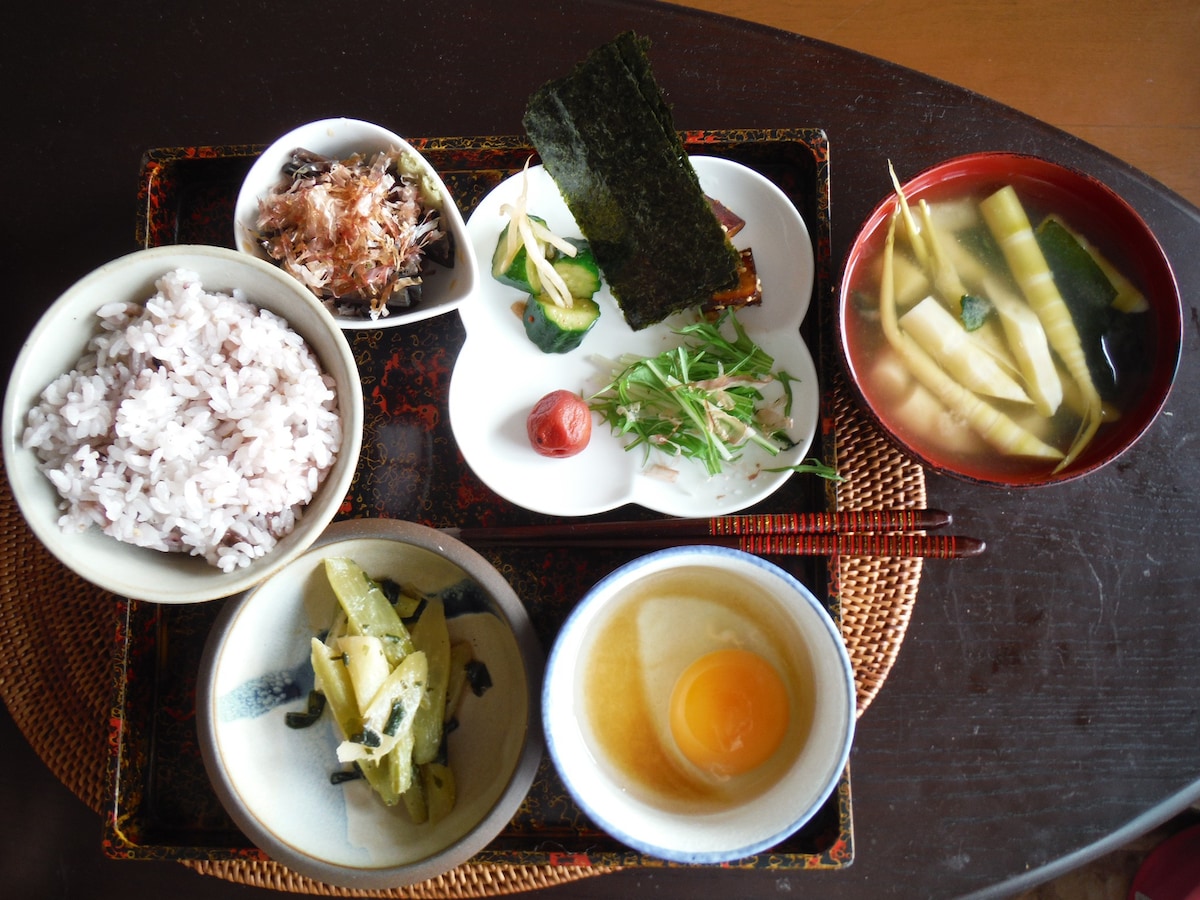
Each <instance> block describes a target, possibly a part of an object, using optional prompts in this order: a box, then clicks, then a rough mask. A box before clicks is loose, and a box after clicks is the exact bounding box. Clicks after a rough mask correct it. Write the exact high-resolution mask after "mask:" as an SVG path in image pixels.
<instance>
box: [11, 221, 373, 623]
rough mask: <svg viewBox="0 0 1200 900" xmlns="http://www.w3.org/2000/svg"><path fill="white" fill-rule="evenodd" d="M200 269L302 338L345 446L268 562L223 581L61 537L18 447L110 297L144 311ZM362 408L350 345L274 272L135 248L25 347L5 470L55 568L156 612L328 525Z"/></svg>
mask: <svg viewBox="0 0 1200 900" xmlns="http://www.w3.org/2000/svg"><path fill="white" fill-rule="evenodd" d="M179 268H183V269H189V270H192V271H194V272H196V273H197V274H198V275H199V276H200V278H201V281H202V284H203V286H204V289H205V290H206V291H210V292H216V291H221V292H229V291H231V290H232V289H233V288H241V289H242V290H244V291H245V294H246V298H247V299H248V300H250V301H251V302H253V303H254V304H256V305H258V306H260V307H262V308H264V309H268V310H271V311H272V312H275V313H278V314H279V315H281V316H283V317H284V318H285V319H286V320H287V321H288V323H289V325H290V326H291V328H292V329H293V330H294V331H296V332H298V333H299V334H300V335H301V336H302V337H304V339H305V341H306V342H307V344H308V346H309V347H310V348H311V349H312V350H313V352H314V353H315V354H316V355H317V357H318V359H319V360H320V362H321V365H322V368H323V369H324V371H325V372H326V373H328V374H329V375H331V376H332V377H333V378H334V380H335V382H336V386H337V392H338V402H339V412H340V416H341V425H342V437H341V445H340V447H339V449H338V455H337V459H336V461H335V462H334V464H333V467H332V468H331V469H330V471H329V473H328V474H327V476H326V478H325V481H324V483H323V484H322V485H321V486H320V488H319V489H318V490H317V492H316V494H315V495H314V497H313V499H312V501H311V502H310V503H309V504H308V505H307V507H306V508H305V510H304V512H303V515H302V516H301V518H300V520H299V522H298V523H297V525H296V527H295V529H294V530H293V531H292V532H291V533H290V534H288V535H287V536H286V537H283V538H282V539H281V540H280V541H279V542H278V543H277V544H276V545H275V547H274V549H273V550H272V551H271V552H270V553H268V554H267V555H266V556H264V557H261V558H259V559H257V560H254V561H253V562H251V563H250V564H249V565H248V566H246V567H243V568H239V569H236V570H234V571H232V572H230V573H224V572H222V571H221V570H220V569H218V568H216V567H215V566H213V565H210V564H209V563H208V562H206V561H205V560H204V559H202V558H199V557H194V556H189V555H187V554H185V553H166V552H161V551H158V550H150V549H144V548H140V547H136V546H134V545H132V544H127V543H122V542H120V541H118V540H116V539H115V538H112V537H109V536H107V535H105V534H103V533H101V532H100V531H99V530H98V529H97V528H95V527H92V528H89V529H88V530H87V531H83V532H65V531H63V530H62V529H61V528H60V527H59V524H58V520H59V516H60V510H59V502H60V498H59V494H58V492H57V491H56V489H55V488H54V486H53V485H52V484H51V483H50V481H49V480H48V479H47V477H46V476H45V474H43V472H42V471H41V470H40V469H39V467H38V459H37V456H36V454H35V452H34V450H32V449H29V448H26V447H24V446H23V445H22V435H23V433H24V430H25V423H26V418H27V415H28V412H29V409H30V408H31V407H32V406H33V405H35V404H36V403H37V402H38V398H39V396H40V394H41V392H42V391H43V389H44V388H45V387H46V385H48V384H49V383H50V382H51V381H53V380H54V379H55V378H57V377H58V376H59V375H61V374H63V373H64V372H68V371H70V370H71V369H72V367H74V366H75V364H76V363H77V362H78V361H79V359H80V357H81V356H82V355H83V352H84V349H85V346H86V344H87V343H88V341H89V339H90V338H91V337H92V335H93V334H94V333H95V331H96V327H97V326H96V315H95V313H96V311H97V310H98V309H99V308H100V307H101V306H102V305H104V304H106V303H109V302H112V301H114V300H131V301H134V302H137V303H143V302H144V301H146V300H147V299H149V298H150V297H152V296H153V295H154V294H155V281H156V280H157V279H159V278H161V277H162V276H163V275H165V274H166V273H168V272H170V271H172V270H175V269H179ZM362 428H363V400H362V386H361V383H360V382H359V378H358V369H357V367H356V365H355V363H354V358H353V356H352V354H351V352H350V347H349V344H348V343H347V341H346V338H345V336H344V335H343V334H342V332H341V331H340V329H338V327H337V325H336V324H335V322H334V320H333V317H332V316H330V315H329V313H328V312H327V311H326V310H325V309H324V308H323V307H322V306H321V304H320V303H318V302H317V300H316V299H315V298H314V297H312V295H311V294H309V293H308V292H306V291H305V290H303V289H302V288H301V287H300V286H299V285H298V284H297V283H296V282H295V281H294V280H293V279H291V278H289V277H288V276H286V275H284V274H283V273H282V272H281V271H279V269H277V268H276V267H275V266H272V265H269V264H267V263H265V262H262V261H261V260H256V259H253V258H251V257H249V256H246V255H245V254H241V253H238V252H236V251H234V250H229V249H225V248H221V247H208V246H191V245H179V246H169V247H158V248H153V249H149V250H139V251H137V252H135V253H131V254H129V255H127V256H123V257H120V258H118V259H116V260H113V261H111V262H109V263H106V264H104V265H103V266H101V267H100V268H98V269H97V270H95V271H94V272H92V273H91V274H89V275H86V276H84V277H83V278H82V279H80V280H79V281H78V282H76V283H75V284H74V285H73V286H71V287H70V288H68V289H67V291H66V292H65V293H64V294H63V295H62V296H61V297H59V298H58V300H56V301H55V303H54V304H53V305H52V306H51V307H50V308H49V309H48V310H47V311H46V313H45V314H44V315H43V316H42V318H41V319H40V320H39V322H38V324H37V325H36V326H35V327H34V330H33V331H32V332H31V333H30V335H29V337H28V338H27V339H26V341H25V344H24V345H23V347H22V349H21V352H20V354H19V355H18V357H17V361H16V364H15V366H14V368H13V372H12V376H11V378H10V380H9V385H8V390H7V393H6V394H5V401H4V418H3V442H4V463H5V468H6V470H7V475H8V480H9V484H10V486H11V489H12V492H13V495H14V497H15V499H16V501H17V505H18V507H19V508H20V510H21V513H22V514H23V515H24V517H25V519H26V521H27V522H28V523H29V526H30V528H31V529H32V530H33V532H34V534H35V535H36V536H37V537H38V539H39V540H40V541H41V542H42V543H43V544H44V545H45V546H46V548H47V549H48V550H49V551H50V552H51V553H52V554H54V556H56V557H57V558H58V559H59V560H60V561H61V562H62V563H63V565H65V566H67V567H68V568H70V569H72V570H73V571H75V572H76V573H77V574H78V575H80V576H81V577H82V578H85V579H86V580H88V581H90V582H92V583H93V584H96V585H98V586H99V587H101V588H104V589H105V590H108V591H111V592H112V593H114V594H117V595H119V596H124V597H130V598H133V599H137V600H145V601H151V602H157V603H195V602H200V601H207V600H213V599H216V598H219V597H228V596H231V595H234V594H237V593H240V592H242V591H245V590H246V589H247V588H249V587H251V586H253V585H254V584H257V583H258V582H259V581H261V580H262V579H263V578H265V577H267V576H268V575H270V574H271V573H272V572H274V571H276V570H278V569H279V568H281V567H282V566H284V565H286V564H287V563H288V561H289V560H291V559H294V558H295V557H296V556H297V555H299V554H300V553H301V552H303V550H304V549H305V548H306V547H307V546H308V545H309V544H311V543H312V541H313V540H315V539H316V538H317V537H318V536H319V535H320V534H321V532H322V531H324V529H325V527H326V526H327V525H328V524H329V523H330V522H331V521H332V520H333V517H334V516H335V515H336V513H337V511H338V508H339V506H340V505H341V503H342V500H343V499H344V497H345V495H346V491H347V490H348V489H349V486H350V482H351V480H352V478H353V476H354V470H355V468H356V466H357V464H358V456H359V451H360V449H361V445H362Z"/></svg>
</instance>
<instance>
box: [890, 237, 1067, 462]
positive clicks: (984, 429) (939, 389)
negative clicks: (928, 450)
mask: <svg viewBox="0 0 1200 900" xmlns="http://www.w3.org/2000/svg"><path fill="white" fill-rule="evenodd" d="M895 237H896V216H895V215H893V216H892V218H891V220H890V222H889V223H888V233H887V240H886V243H885V244H884V251H883V252H884V257H883V282H882V284H881V286H880V300H879V311H880V317H881V322H882V325H883V332H884V335H885V336H886V337H887V340H888V343H889V344H891V345H892V347H893V349H894V350H895V351H896V352H897V353H898V354H899V355H900V356H901V358H902V359H904V361H905V364H906V365H908V367H909V370H910V371H911V372H912V373H913V377H915V378H916V379H917V380H918V381H919V382H921V384H923V385H924V386H925V388H926V389H927V390H929V391H930V393H932V394H933V395H934V396H935V397H937V398H938V400H940V401H941V402H942V403H943V404H944V405H945V406H946V407H947V408H948V409H950V410H951V411H952V412H954V413H957V414H958V415H960V416H962V417H963V419H964V420H966V422H967V423H968V424H969V425H970V426H971V427H972V428H973V429H974V430H975V432H976V433H977V434H978V435H979V436H980V437H982V438H983V439H984V440H985V441H987V442H988V443H989V444H991V445H992V446H993V447H995V448H996V449H997V450H1000V451H1001V452H1002V453H1008V454H1012V455H1019V456H1030V457H1036V458H1040V459H1047V460H1057V459H1060V458H1061V457H1062V453H1061V451H1059V450H1057V449H1055V448H1054V447H1051V446H1050V445H1048V444H1046V443H1045V442H1044V441H1041V440H1039V439H1038V438H1037V437H1035V436H1034V435H1032V434H1030V433H1029V432H1028V431H1027V430H1025V429H1024V428H1022V427H1021V426H1020V425H1018V424H1017V423H1016V422H1014V421H1013V420H1012V419H1011V418H1009V417H1008V416H1006V415H1005V414H1004V413H1003V412H1001V411H1000V410H998V409H996V408H995V407H993V406H991V405H990V404H988V403H986V402H985V401H983V400H982V399H980V398H979V397H978V396H976V395H975V394H973V393H971V392H970V391H968V390H967V389H966V388H964V387H963V386H962V385H961V384H959V383H958V382H957V381H955V380H954V379H953V378H951V377H950V376H949V375H947V374H946V373H945V372H943V371H942V370H941V368H939V367H938V365H937V363H935V362H934V361H933V359H932V357H930V356H929V355H928V354H927V353H925V351H924V350H922V349H921V348H920V347H919V346H918V345H917V344H916V342H914V341H913V340H912V339H911V338H910V337H909V336H908V335H906V334H905V333H904V332H903V331H901V330H900V325H899V321H898V320H897V317H896V304H895V298H894V296H893V285H892V272H893V266H892V261H893V256H894V253H895Z"/></svg>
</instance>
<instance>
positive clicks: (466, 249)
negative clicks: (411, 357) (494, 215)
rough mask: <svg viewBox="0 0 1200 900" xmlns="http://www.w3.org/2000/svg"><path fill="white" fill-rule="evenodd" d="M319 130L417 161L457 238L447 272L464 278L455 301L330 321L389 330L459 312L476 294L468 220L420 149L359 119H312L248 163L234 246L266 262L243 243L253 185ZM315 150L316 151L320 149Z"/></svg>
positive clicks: (355, 327) (254, 200) (237, 205)
mask: <svg viewBox="0 0 1200 900" xmlns="http://www.w3.org/2000/svg"><path fill="white" fill-rule="evenodd" d="M322 130H332V131H335V132H338V134H339V143H340V142H343V141H344V142H347V143H349V142H352V141H353V142H354V143H355V144H356V145H357V144H358V143H361V142H373V143H377V144H380V145H383V144H394V145H395V146H396V147H397V148H398V149H400V150H403V151H404V152H405V153H408V154H411V155H412V156H414V157H416V158H417V159H418V160H420V161H421V164H422V165H423V166H424V168H425V169H426V171H427V173H428V174H429V175H430V176H431V177H432V179H433V181H434V183H435V184H437V186H438V188H439V190H440V191H441V194H442V215H443V216H445V217H446V219H447V222H448V226H449V228H450V229H451V230H452V231H454V233H455V253H456V255H457V257H458V259H459V263H458V264H457V265H456V266H455V267H454V269H452V270H446V271H447V272H456V273H457V274H458V276H459V277H463V278H464V279H465V284H464V285H463V286H462V288H460V289H458V290H457V291H456V292H455V295H454V296H453V297H451V298H450V299H447V300H444V301H440V302H437V303H429V304H417V305H416V306H414V307H412V308H411V309H408V310H403V311H393V312H392V314H391V315H389V316H386V317H383V318H380V319H370V318H352V317H350V316H336V315H335V316H333V318H334V321H336V322H337V323H338V326H339V327H341V328H342V329H344V330H346V331H358V330H363V329H370V328H392V327H395V326H398V325H406V324H410V323H412V322H419V321H422V320H424V319H429V318H433V317H434V316H440V315H444V314H445V313H448V312H451V311H453V310H455V309H457V308H458V307H459V306H460V305H461V304H462V302H463V301H464V300H465V299H466V298H467V296H468V295H469V294H470V293H471V292H472V291H473V290H474V284H475V279H476V278H477V277H478V268H479V266H478V264H477V261H476V255H475V248H474V246H473V245H472V243H471V242H470V240H468V237H467V226H466V221H465V220H464V219H463V215H462V210H460V209H459V208H458V203H457V202H456V201H455V200H454V197H453V196H452V195H451V194H450V191H449V190H448V189H447V187H446V183H445V182H444V181H443V180H442V176H441V173H440V172H438V171H437V169H436V167H434V166H433V165H432V164H431V163H430V162H429V160H428V159H426V158H425V155H424V154H423V153H422V152H421V151H420V150H418V149H417V148H416V147H415V146H413V144H412V143H411V142H410V141H407V140H405V139H404V138H402V137H401V136H400V135H398V134H396V133H395V132H394V131H392V130H391V129H389V128H385V127H384V126H383V125H379V124H376V123H375V122H369V121H367V120H365V119H357V118H353V117H350V116H329V117H327V118H323V119H316V120H314V121H312V122H305V123H303V124H302V125H297V126H296V127H294V128H291V129H289V130H288V131H287V132H285V133H284V134H282V135H280V136H279V137H277V138H275V140H273V141H271V143H270V144H268V145H267V146H266V147H265V148H264V149H263V151H262V153H260V154H259V156H258V158H257V159H256V160H255V161H254V162H253V163H252V164H251V166H250V168H249V170H247V172H246V175H245V177H244V178H243V180H242V184H241V186H240V187H239V188H238V193H237V198H236V199H235V201H234V207H233V241H234V246H235V247H237V249H238V250H239V251H240V252H242V253H245V254H246V255H248V256H252V257H254V258H255V259H261V260H263V261H264V262H270V261H269V260H267V259H266V257H265V255H264V254H262V253H261V252H260V251H259V250H258V249H257V248H256V247H255V246H254V244H253V243H252V242H250V241H248V240H247V239H246V235H245V231H246V227H245V219H246V216H247V215H248V211H249V210H250V209H257V202H258V193H259V189H256V188H253V187H252V186H253V185H255V184H266V183H269V182H270V181H271V179H272V178H276V177H277V176H278V173H279V170H280V165H281V163H280V160H281V158H282V157H283V156H284V155H285V154H287V153H290V152H291V151H292V150H293V149H294V148H295V146H296V144H297V142H298V140H300V139H302V138H304V139H307V138H308V136H310V135H312V134H314V133H319V132H321V131H322ZM306 142H308V141H306ZM309 143H311V142H309ZM314 149H317V150H319V148H314ZM272 264H273V263H272ZM463 266H465V268H466V270H467V271H466V272H465V273H464V272H461V271H458V270H459V269H460V267H463ZM439 268H440V267H439ZM310 293H311V292H310ZM318 302H320V301H318Z"/></svg>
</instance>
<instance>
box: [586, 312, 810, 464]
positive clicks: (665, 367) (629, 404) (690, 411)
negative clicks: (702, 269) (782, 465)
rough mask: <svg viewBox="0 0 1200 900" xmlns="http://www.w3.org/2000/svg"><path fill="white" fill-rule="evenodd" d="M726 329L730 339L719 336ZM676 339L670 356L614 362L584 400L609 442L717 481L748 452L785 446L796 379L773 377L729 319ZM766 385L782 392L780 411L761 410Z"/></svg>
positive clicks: (764, 356)
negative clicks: (684, 464) (686, 462)
mask: <svg viewBox="0 0 1200 900" xmlns="http://www.w3.org/2000/svg"><path fill="white" fill-rule="evenodd" d="M726 322H728V323H729V325H730V327H731V328H732V331H733V336H732V337H729V336H727V335H726V334H725V333H724V332H723V331H722V326H723V325H724V324H725V323H726ZM677 334H679V335H680V336H682V337H683V338H685V340H684V342H683V343H682V344H680V345H679V346H678V347H676V348H675V349H673V350H667V351H665V352H663V353H660V354H659V355H658V356H654V357H648V358H630V357H623V358H622V359H620V360H618V361H617V363H616V364H615V365H614V373H615V377H614V378H613V380H612V381H611V382H610V383H609V384H608V385H606V386H605V387H604V388H603V389H602V390H601V391H599V392H597V393H596V394H594V395H593V396H592V397H591V398H590V399H589V406H590V407H591V408H592V409H593V410H595V411H597V412H599V413H600V415H601V416H602V417H603V418H604V420H605V421H606V422H607V423H608V425H609V427H610V428H611V429H612V431H613V432H614V433H615V434H618V435H627V436H629V437H630V438H631V440H629V442H628V443H626V445H625V449H626V450H632V449H633V448H634V447H642V448H643V449H644V451H645V452H646V453H647V454H649V452H650V450H651V449H653V448H658V449H660V450H662V451H664V452H665V453H667V454H668V455H677V456H683V457H686V458H688V459H695V460H699V461H700V462H702V463H703V464H704V465H705V467H706V468H707V470H708V472H709V474H712V475H716V474H718V473H719V472H720V471H721V469H722V468H723V466H724V465H725V464H726V463H729V462H732V461H734V460H736V459H738V458H739V457H740V455H741V451H742V449H743V448H744V447H746V446H748V445H750V444H755V445H757V446H760V447H762V448H763V449H764V450H766V451H767V452H768V453H770V454H771V455H772V456H777V455H778V454H779V453H780V452H781V451H782V450H785V449H787V448H788V447H790V446H791V445H792V442H791V439H790V438H789V437H788V435H787V431H786V427H787V424H788V422H789V417H790V415H791V404H792V392H791V382H792V381H794V380H796V379H793V378H792V377H791V376H789V375H788V374H787V373H786V372H774V371H772V369H773V367H774V365H775V360H774V358H773V357H772V356H771V355H770V354H768V353H767V352H766V351H765V350H763V349H762V348H761V347H759V346H758V345H757V344H755V343H754V341H753V340H752V339H751V338H750V337H749V335H747V334H746V331H745V329H744V328H743V327H742V325H741V323H740V322H738V320H737V317H736V316H735V315H734V314H733V312H732V311H729V312H727V313H726V314H725V315H724V316H723V317H722V318H721V319H720V320H719V321H718V322H716V323H713V322H707V321H702V322H697V323H696V324H694V325H689V326H686V327H684V328H681V329H679V330H678V332H677ZM773 383H780V384H782V385H783V391H784V395H783V409H782V410H770V409H768V408H767V404H764V397H763V393H762V389H763V388H764V387H766V386H767V385H769V384H773ZM771 413H774V415H772V414H771ZM766 423H772V424H766Z"/></svg>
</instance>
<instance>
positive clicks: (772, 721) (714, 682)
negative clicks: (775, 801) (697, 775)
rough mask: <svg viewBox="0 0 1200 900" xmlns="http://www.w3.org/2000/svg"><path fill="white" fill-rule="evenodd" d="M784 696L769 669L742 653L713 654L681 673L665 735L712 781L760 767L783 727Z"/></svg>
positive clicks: (781, 685)
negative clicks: (712, 779)
mask: <svg viewBox="0 0 1200 900" xmlns="http://www.w3.org/2000/svg"><path fill="white" fill-rule="evenodd" d="M788 717H789V712H788V693H787V687H786V686H785V685H784V683H783V679H782V678H780V677H779V673H778V672H777V671H775V667H774V666H772V665H771V664H770V663H769V662H767V661H766V660H765V659H763V658H762V657H761V656H759V655H758V654H757V653H751V652H750V651H748V650H717V651H716V652H714V653H709V654H707V655H705V656H702V657H700V658H699V659H697V660H696V661H695V662H693V663H692V664H691V665H689V666H688V667H687V669H685V670H684V672H683V674H682V675H680V676H679V680H678V681H677V682H676V683H675V687H674V689H673V690H672V692H671V707H670V726H671V736H672V737H673V738H674V739H675V743H676V744H677V745H678V747H679V749H680V751H682V753H683V755H684V756H686V757H687V758H688V759H689V760H690V761H691V762H692V763H694V764H695V765H696V766H697V767H699V768H701V769H703V770H704V771H706V772H708V773H710V774H712V775H716V776H723V777H728V776H733V775H741V774H743V773H745V772H749V771H750V770H751V769H754V768H757V767H758V766H760V765H762V764H763V763H764V762H766V761H767V760H768V759H770V758H771V755H772V754H773V753H774V752H775V751H776V750H777V749H778V748H779V745H780V743H782V741H783V736H784V734H785V733H786V731H787V727H788Z"/></svg>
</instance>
